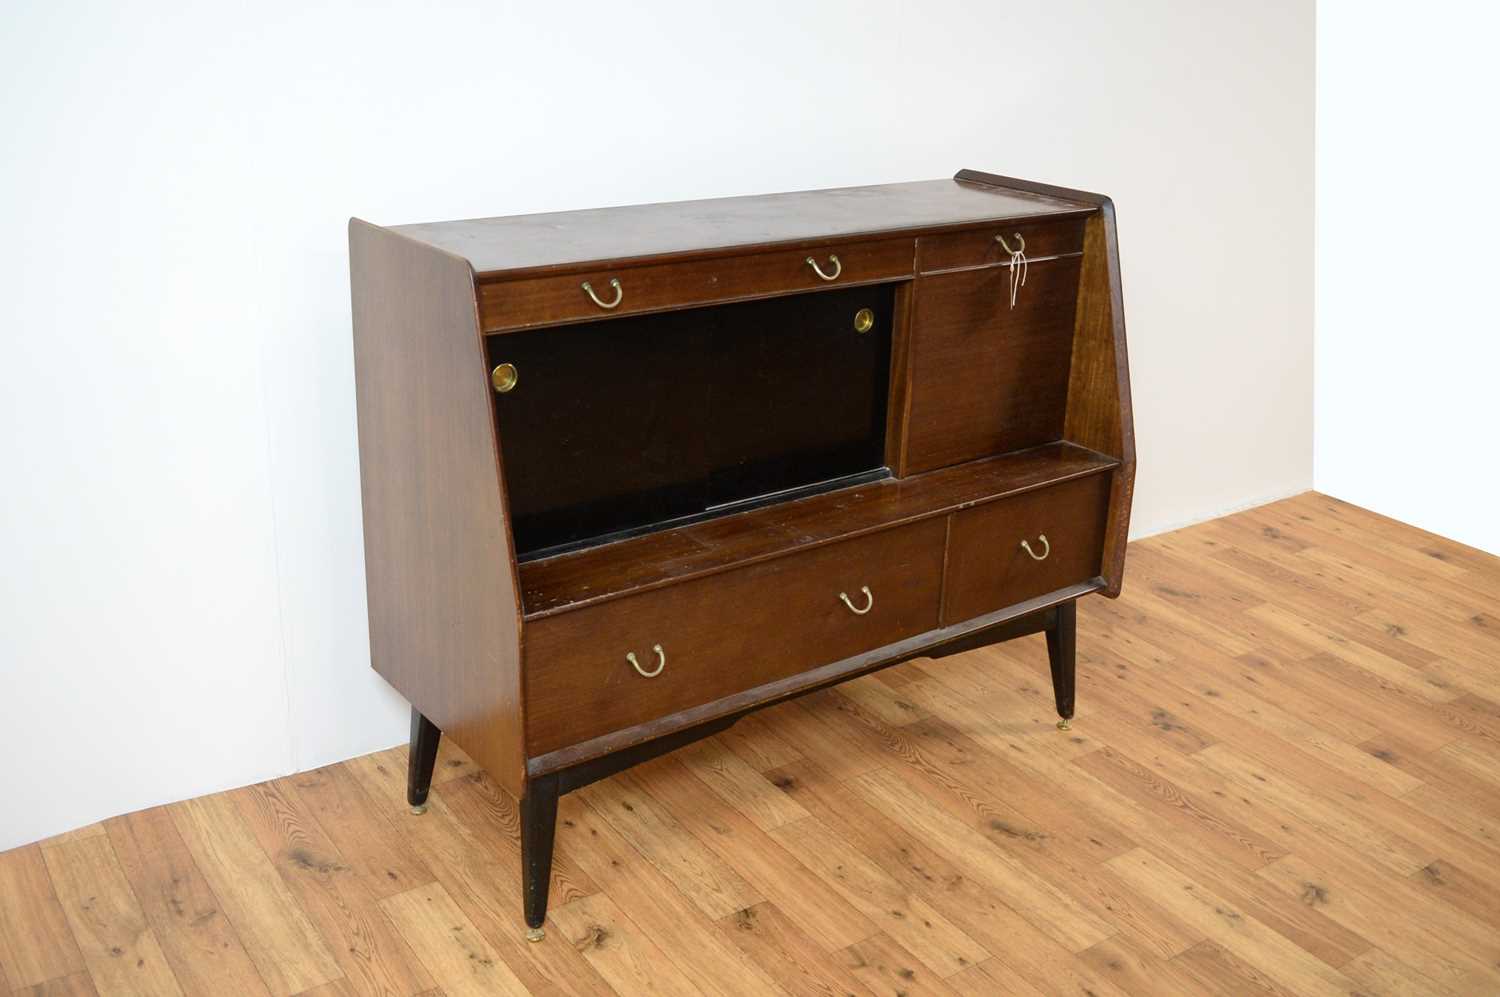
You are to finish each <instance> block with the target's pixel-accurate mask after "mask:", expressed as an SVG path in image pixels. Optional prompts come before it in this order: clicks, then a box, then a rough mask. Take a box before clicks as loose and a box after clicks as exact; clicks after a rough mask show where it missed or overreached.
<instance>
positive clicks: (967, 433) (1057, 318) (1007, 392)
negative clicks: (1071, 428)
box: [902, 257, 1079, 474]
mask: <svg viewBox="0 0 1500 997" xmlns="http://www.w3.org/2000/svg"><path fill="white" fill-rule="evenodd" d="M1078 272H1079V259H1078V258H1077V257H1067V258H1063V259H1055V260H1046V261H1043V262H1039V263H1033V264H1031V265H1030V266H1029V268H1028V270H1027V272H1026V284H1025V286H1023V287H1018V288H1017V291H1016V300H1015V306H1014V307H1012V306H1011V303H1010V288H1011V280H1012V279H1013V273H1012V270H1011V268H1010V267H1008V266H1001V267H992V268H987V269H981V270H967V271H960V272H957V273H950V274H942V275H937V276H924V277H921V278H920V279H918V281H917V283H916V290H915V295H916V303H915V306H914V311H913V315H912V329H911V352H910V357H909V359H908V364H909V366H910V370H911V375H910V401H909V414H908V418H907V446H906V464H905V466H904V467H903V468H902V473H903V474H913V473H916V472H919V471H927V470H931V469H933V468H938V467H946V466H948V465H950V464H958V463H962V462H963V461H967V460H974V459H976V458H979V457H988V456H991V455H994V454H998V453H1005V452H1007V451H1010V450H1020V449H1023V448H1025V447H1031V446H1036V445H1038V444H1042V443H1049V442H1052V441H1054V440H1058V439H1061V438H1062V431H1063V419H1064V416H1065V413H1066V409H1067V398H1068V370H1069V361H1070V358H1071V356H1072V350H1073V313H1074V310H1075V306H1076V298H1077V293H1078Z"/></svg>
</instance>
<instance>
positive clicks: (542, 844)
mask: <svg viewBox="0 0 1500 997" xmlns="http://www.w3.org/2000/svg"><path fill="white" fill-rule="evenodd" d="M556 830H557V776H556V774H553V775H544V776H540V777H538V778H535V779H532V780H530V781H529V782H528V783H527V784H526V796H525V798H523V799H522V800H521V894H522V901H523V903H524V905H525V908H526V927H527V928H529V929H530V930H528V931H527V932H526V937H527V938H528V939H529V940H531V941H533V942H539V941H541V940H542V939H543V938H544V937H545V932H544V931H543V930H542V922H544V921H546V920H547V887H548V885H549V884H550V883H551V881H552V835H553V832H554V831H556Z"/></svg>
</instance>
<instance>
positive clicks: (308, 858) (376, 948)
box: [232, 779, 434, 997]
mask: <svg viewBox="0 0 1500 997" xmlns="http://www.w3.org/2000/svg"><path fill="white" fill-rule="evenodd" d="M304 781H306V780H304ZM232 795H233V797H234V801H235V804H236V806H237V807H238V809H239V812H240V816H241V817H242V818H243V819H244V821H245V823H246V824H247V825H248V826H249V828H250V831H251V833H252V834H254V836H255V839H256V841H257V842H259V844H260V848H261V851H263V852H265V854H266V855H267V856H269V857H270V859H271V861H272V863H273V864H274V865H275V866H276V871H277V872H278V873H280V874H281V879H282V881H283V882H284V883H286V885H287V886H288V887H289V888H290V889H291V892H292V896H293V897H295V898H296V900H297V904H298V906H299V907H300V908H301V909H302V910H303V911H304V912H305V913H306V914H307V916H308V918H309V920H310V921H311V922H312V924H313V926H314V927H315V928H317V930H318V934H319V935H320V936H321V937H322V938H323V940H324V941H326V942H327V943H328V947H329V950H330V951H331V952H332V953H333V957H334V959H335V960H336V961H337V962H338V965H339V969H340V970H341V971H342V973H343V977H344V979H345V980H346V981H347V982H348V983H349V985H350V986H352V987H353V988H354V989H355V990H357V991H358V992H361V993H367V994H378V995H381V997H406V995H408V994H413V993H417V992H419V991H422V990H426V989H429V988H430V987H432V986H433V983H434V981H433V979H432V978H431V977H430V976H428V975H427V973H426V971H425V970H423V968H422V964H421V963H420V962H418V960H417V958H416V956H415V955H414V954H413V953H412V951H411V950H410V949H409V948H408V947H407V945H406V942H405V941H404V940H403V939H402V938H401V936H400V935H399V934H397V933H396V932H395V931H394V930H393V929H392V928H391V925H390V922H389V921H388V920H387V919H386V918H385V917H384V916H383V915H382V914H381V911H380V908H379V907H378V906H377V901H379V900H380V899H381V897H382V895H383V891H382V892H377V891H376V890H373V889H371V887H370V883H369V877H368V876H367V875H366V874H364V873H363V872H362V871H361V870H360V869H359V867H358V865H359V864H358V863H354V862H350V861H349V860H348V859H346V858H345V857H344V854H343V852H341V851H340V850H339V849H338V848H337V847H336V846H335V845H334V843H333V841H332V840H330V838H329V836H328V834H327V833H326V832H325V831H324V829H323V826H322V825H321V824H320V823H319V822H318V821H317V820H316V819H314V818H313V817H312V815H311V811H310V808H309V807H308V806H307V804H306V803H305V802H304V801H303V799H302V797H301V795H300V794H299V793H298V791H297V787H296V781H295V780H293V779H277V780H274V781H272V782H265V783H261V784H259V785H256V786H251V787H249V788H248V789H244V790H238V791H236V792H235V793H233V794H232ZM382 853H383V849H382V847H381V845H380V844H379V843H376V842H371V856H370V857H371V858H373V859H379V858H381V857H382ZM377 883H378V880H377Z"/></svg>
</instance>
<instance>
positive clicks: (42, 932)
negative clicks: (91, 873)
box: [0, 845, 85, 987]
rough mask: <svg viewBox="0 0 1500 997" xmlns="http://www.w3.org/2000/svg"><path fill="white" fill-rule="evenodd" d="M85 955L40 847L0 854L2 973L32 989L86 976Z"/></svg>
mask: <svg viewBox="0 0 1500 997" xmlns="http://www.w3.org/2000/svg"><path fill="white" fill-rule="evenodd" d="M84 969H85V965H84V961H83V955H82V953H80V952H79V951H78V943H77V942H75V941H74V940H73V932H72V930H71V929H69V927H68V918H67V915H66V914H64V913H63V908H62V905H61V903H60V902H59V901H58V899H57V894H56V892H55V891H54V890H53V887H52V882H51V880H50V878H49V877H48V875H47V865H46V862H45V861H44V860H43V859H42V850H41V849H40V848H38V847H37V846H36V845H27V846H25V847H23V848H13V849H11V850H10V851H8V852H0V972H3V973H4V974H5V979H6V982H7V983H9V985H10V986H12V987H29V986H35V985H36V984H39V983H45V982H46V981H48V980H52V979H57V978H59V977H65V976H70V975H73V974H75V973H80V972H83V971H84Z"/></svg>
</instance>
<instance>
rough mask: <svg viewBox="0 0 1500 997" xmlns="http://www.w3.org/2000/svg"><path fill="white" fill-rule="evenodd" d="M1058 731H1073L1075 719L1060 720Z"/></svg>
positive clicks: (1065, 718)
mask: <svg viewBox="0 0 1500 997" xmlns="http://www.w3.org/2000/svg"><path fill="white" fill-rule="evenodd" d="M1057 729H1058V730H1072V729H1073V719H1072V718H1071V717H1063V718H1062V719H1061V720H1059V721H1058V722H1057Z"/></svg>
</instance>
